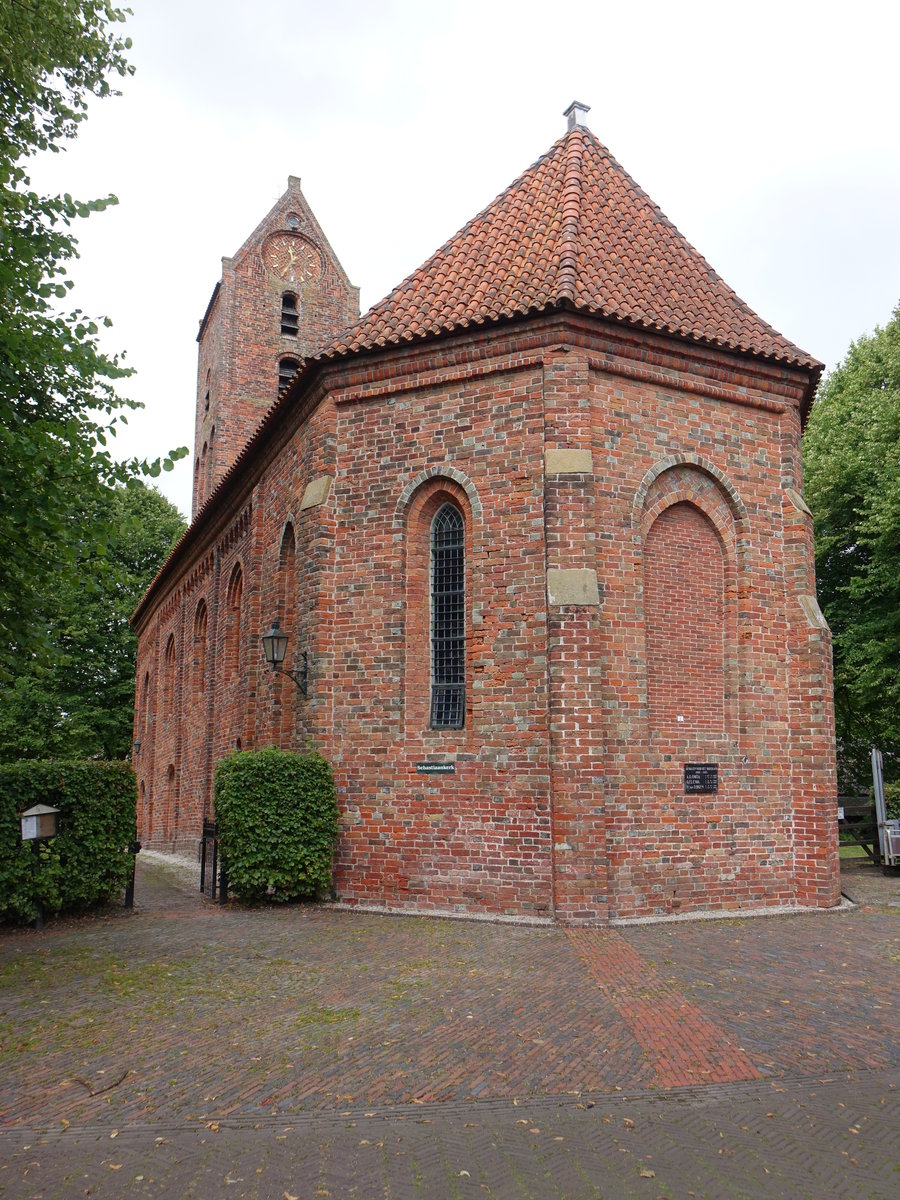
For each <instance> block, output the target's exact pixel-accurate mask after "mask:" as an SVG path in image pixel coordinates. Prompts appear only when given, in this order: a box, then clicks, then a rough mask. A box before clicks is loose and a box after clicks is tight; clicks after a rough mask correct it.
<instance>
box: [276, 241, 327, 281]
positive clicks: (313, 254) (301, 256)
mask: <svg viewBox="0 0 900 1200" xmlns="http://www.w3.org/2000/svg"><path fill="white" fill-rule="evenodd" d="M263 262H264V263H265V264H266V266H267V267H268V269H269V270H270V271H271V272H272V274H273V275H277V276H278V278H279V279H283V280H284V281H285V283H310V282H312V281H313V280H315V279H318V278H319V276H320V275H321V274H322V262H321V259H320V258H319V252H318V250H317V249H316V248H315V246H314V245H313V244H312V242H308V241H307V240H306V238H304V237H300V236H299V235H298V234H295V233H275V234H273V235H272V236H271V237H270V238H269V239H268V240H267V242H266V243H265V245H264V246H263Z"/></svg>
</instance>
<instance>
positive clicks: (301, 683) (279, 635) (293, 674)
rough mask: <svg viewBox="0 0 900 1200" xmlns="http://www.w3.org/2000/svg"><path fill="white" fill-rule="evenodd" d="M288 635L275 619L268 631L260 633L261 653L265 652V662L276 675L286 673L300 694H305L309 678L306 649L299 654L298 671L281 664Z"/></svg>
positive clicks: (285, 650) (285, 651)
mask: <svg viewBox="0 0 900 1200" xmlns="http://www.w3.org/2000/svg"><path fill="white" fill-rule="evenodd" d="M289 637H290V634H287V633H285V632H284V630H283V629H282V628H281V626H280V625H279V624H278V622H277V621H273V622H272V628H271V629H270V630H269V632H268V633H264V634H263V635H262V644H263V654H265V656H266V662H267V663H268V664H269V667H270V668H271V670H273V671H275V672H276V673H277V674H278V675H287V676H288V678H290V679H293V681H294V683H295V684H296V685H297V688H298V690H299V692H300V695H301V696H305V695H306V691H307V682H308V679H309V659H308V658H307V654H306V651H305V650H304V651H303V653H302V654H301V656H300V663H301V665H300V670H299V671H289V670H287V669H285V668H284V667H282V665H281V664H282V663H283V662H284V656H285V654H286V653H287V644H288V638H289Z"/></svg>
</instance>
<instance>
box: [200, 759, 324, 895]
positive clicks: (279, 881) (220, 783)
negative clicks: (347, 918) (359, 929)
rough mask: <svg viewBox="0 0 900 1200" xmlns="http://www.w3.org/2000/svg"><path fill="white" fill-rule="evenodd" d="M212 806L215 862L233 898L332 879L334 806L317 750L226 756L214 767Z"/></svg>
mask: <svg viewBox="0 0 900 1200" xmlns="http://www.w3.org/2000/svg"><path fill="white" fill-rule="evenodd" d="M215 806H216V824H217V826H218V834H219V852H220V854H221V856H222V866H223V868H224V870H225V874H226V876H227V879H228V886H229V889H230V890H231V891H232V892H234V894H235V896H236V897H237V898H238V899H239V900H241V901H243V902H244V903H258V902H260V901H262V900H274V901H287V900H297V899H299V898H301V897H303V896H313V895H315V893H316V892H317V891H319V890H320V889H323V888H327V887H328V885H329V884H330V883H331V858H332V854H333V851H334V844H335V842H336V840H337V833H338V808H337V800H336V798H335V790H334V779H333V777H332V774H331V767H330V766H329V765H328V763H327V762H326V761H325V759H324V758H322V757H321V756H320V755H319V754H316V753H314V752H313V753H309V754H298V753H296V752H294V751H291V750H277V749H275V748H274V747H271V748H269V749H267V750H243V751H238V752H237V753H235V754H232V755H231V756H230V757H228V758H224V759H222V761H221V762H220V763H219V764H218V765H217V767H216V787H215Z"/></svg>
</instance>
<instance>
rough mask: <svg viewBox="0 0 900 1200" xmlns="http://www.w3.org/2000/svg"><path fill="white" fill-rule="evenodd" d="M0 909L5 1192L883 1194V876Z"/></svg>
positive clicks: (893, 1058) (892, 884) (889, 1153)
mask: <svg viewBox="0 0 900 1200" xmlns="http://www.w3.org/2000/svg"><path fill="white" fill-rule="evenodd" d="M195 887H196V883H195V873H194V872H193V871H184V870H182V871H178V872H176V871H175V870H174V869H173V868H172V867H170V866H169V865H167V864H163V863H161V862H159V861H158V860H155V859H154V860H151V859H149V858H144V857H143V856H142V860H141V863H140V870H139V878H138V886H137V893H136V896H137V908H136V910H135V912H134V913H133V914H126V913H124V912H122V910H121V909H116V908H111V909H110V910H108V911H107V912H105V913H104V914H102V915H99V916H92V917H88V918H83V919H80V920H66V921H58V922H51V923H48V925H47V926H46V928H45V930H44V931H43V933H40V934H39V933H35V932H33V931H30V930H27V931H14V930H4V931H3V932H0V1064H2V1067H0V1194H2V1195H3V1196H15V1197H23V1198H24V1197H35V1198H37V1197H41V1198H45V1197H48V1198H49V1197H69V1196H81V1195H89V1196H106V1197H124V1196H129V1197H130V1196H136V1197H137V1196H151V1195H152V1196H160V1195H165V1196H185V1197H188V1196H191V1197H204V1198H205V1197H219V1196H228V1197H236V1198H238V1197H257V1198H258V1200H268V1198H269V1197H272V1198H274V1200H285V1197H288V1198H290V1197H302V1198H303V1200H306V1198H307V1197H319V1196H333V1197H340V1196H359V1197H366V1198H368V1197H376V1196H377V1197H406V1196H429V1197H438V1198H441V1197H445V1196H446V1197H466V1196H494V1197H501V1196H511V1197H512V1196H515V1197H533V1198H535V1200H542V1198H543V1197H562V1198H565V1200H576V1198H580V1197H604V1198H612V1197H619V1196H622V1197H625V1196H628V1197H631V1196H634V1197H649V1198H650V1200H658V1198H659V1197H666V1198H672V1200H674V1198H675V1197H690V1196H696V1197H701V1198H715V1197H720V1196H721V1197H732V1196H735V1197H737V1196H747V1197H768V1196H773V1197H775V1196H784V1197H802V1196H810V1197H814V1198H815V1200H819V1198H822V1197H832V1196H833V1197H843V1196H852V1197H885V1198H887V1197H891V1198H892V1200H893V1198H895V1197H896V1196H898V1195H900V1120H898V1112H900V1109H898V1098H900V1091H898V1086H900V1031H898V1010H900V903H898V901H900V879H898V878H896V877H895V878H891V879H887V878H885V877H883V876H881V875H880V873H877V872H875V871H874V870H873V869H872V868H865V867H864V866H863V865H862V864H859V865H857V864H854V865H853V868H852V870H850V871H848V873H847V875H846V877H845V884H844V887H845V891H846V892H847V893H848V894H849V895H850V896H851V898H852V899H853V900H855V901H856V902H857V907H856V908H855V909H853V910H851V911H849V912H844V913H841V914H834V915H810V916H803V915H801V916H785V917H771V918H763V919H746V918H733V919H729V920H724V921H702V922H701V921H698V922H690V923H681V924H660V925H645V926H631V927H620V928H617V929H614V930H584V929H576V930H568V931H567V930H561V929H551V928H525V927H514V926H508V925H493V924H486V923H476V922H467V921H451V920H438V919H415V918H408V917H386V916H375V915H365V914H359V913H345V912H336V911H333V910H329V909H328V908H327V907H314V906H309V907H292V908H285V909H276V910H264V911H251V910H244V909H240V908H238V907H235V906H228V907H225V908H222V907H218V906H215V905H211V904H209V903H207V902H206V901H204V900H202V899H201V898H200V897H199V895H198V894H197V892H196V891H195V890H194V889H195Z"/></svg>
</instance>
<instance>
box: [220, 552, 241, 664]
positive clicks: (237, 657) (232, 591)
mask: <svg viewBox="0 0 900 1200" xmlns="http://www.w3.org/2000/svg"><path fill="white" fill-rule="evenodd" d="M243 594H244V576H243V572H242V571H241V567H240V563H238V564H236V565H235V568H234V570H233V571H232V573H231V579H230V581H229V584H228V597H227V602H226V605H225V646H224V651H225V661H224V664H223V672H222V673H223V675H224V676H225V678H226V679H231V678H232V677H233V676H234V675H235V674H236V673H237V672H238V671H239V670H240V665H241V601H242V599H243Z"/></svg>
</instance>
